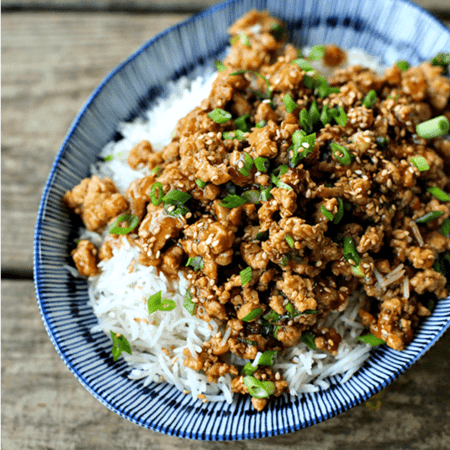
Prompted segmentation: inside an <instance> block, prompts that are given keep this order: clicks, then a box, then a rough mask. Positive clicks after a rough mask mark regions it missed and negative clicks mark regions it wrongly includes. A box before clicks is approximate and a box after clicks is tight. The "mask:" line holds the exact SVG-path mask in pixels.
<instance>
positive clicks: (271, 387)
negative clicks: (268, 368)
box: [243, 376, 275, 398]
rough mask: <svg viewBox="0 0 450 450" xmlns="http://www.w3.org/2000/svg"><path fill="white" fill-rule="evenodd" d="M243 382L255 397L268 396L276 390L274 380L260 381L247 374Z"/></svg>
mask: <svg viewBox="0 0 450 450" xmlns="http://www.w3.org/2000/svg"><path fill="white" fill-rule="evenodd" d="M243 382H244V384H245V386H246V387H247V389H248V392H249V394H250V395H251V396H252V397H254V398H268V397H270V396H271V395H272V394H273V393H274V392H275V383H273V382H272V381H260V380H258V379H256V378H255V377H252V376H245V377H244V378H243Z"/></svg>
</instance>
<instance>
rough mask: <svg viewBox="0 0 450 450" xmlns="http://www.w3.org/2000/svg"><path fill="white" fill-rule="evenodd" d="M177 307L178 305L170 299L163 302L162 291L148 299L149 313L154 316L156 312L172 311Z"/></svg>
mask: <svg viewBox="0 0 450 450" xmlns="http://www.w3.org/2000/svg"><path fill="white" fill-rule="evenodd" d="M176 307H177V304H176V303H175V302H174V301H173V300H170V299H168V298H165V299H163V300H161V291H159V292H157V293H156V294H153V295H151V296H150V297H149V298H148V299H147V308H148V313H149V314H153V313H154V312H156V311H172V310H173V309H175V308H176Z"/></svg>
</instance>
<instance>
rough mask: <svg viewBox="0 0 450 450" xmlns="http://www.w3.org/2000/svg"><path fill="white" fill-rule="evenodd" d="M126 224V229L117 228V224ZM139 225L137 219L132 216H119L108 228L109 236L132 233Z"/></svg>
mask: <svg viewBox="0 0 450 450" xmlns="http://www.w3.org/2000/svg"><path fill="white" fill-rule="evenodd" d="M121 222H128V223H129V224H130V225H129V226H128V227H119V223H121ZM138 223H139V217H138V216H135V215H132V214H123V215H122V216H119V217H118V218H117V219H116V220H115V221H114V222H113V223H112V224H111V226H110V227H109V232H110V234H127V233H129V232H130V231H133V230H134V229H135V228H136V227H137V225H138Z"/></svg>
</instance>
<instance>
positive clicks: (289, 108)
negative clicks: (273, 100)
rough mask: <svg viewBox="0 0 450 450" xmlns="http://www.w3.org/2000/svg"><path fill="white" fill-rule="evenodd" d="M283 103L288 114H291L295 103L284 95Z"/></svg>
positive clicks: (295, 105) (288, 96)
mask: <svg viewBox="0 0 450 450" xmlns="http://www.w3.org/2000/svg"><path fill="white" fill-rule="evenodd" d="M283 103H284V108H285V109H286V111H287V112H288V113H292V112H293V111H294V110H295V108H297V103H295V102H294V100H293V98H292V97H291V96H290V95H289V94H286V95H285V96H284V97H283Z"/></svg>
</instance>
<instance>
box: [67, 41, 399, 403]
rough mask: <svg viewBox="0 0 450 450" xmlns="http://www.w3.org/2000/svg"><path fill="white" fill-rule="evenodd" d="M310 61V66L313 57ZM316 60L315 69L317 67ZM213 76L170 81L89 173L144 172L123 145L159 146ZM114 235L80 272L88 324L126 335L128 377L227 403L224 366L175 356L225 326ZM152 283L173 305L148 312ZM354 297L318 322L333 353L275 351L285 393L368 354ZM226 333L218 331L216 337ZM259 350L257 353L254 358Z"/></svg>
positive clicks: (119, 182) (351, 58)
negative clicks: (90, 314)
mask: <svg viewBox="0 0 450 450" xmlns="http://www.w3.org/2000/svg"><path fill="white" fill-rule="evenodd" d="M306 53H307V51H306ZM347 60H348V62H349V63H352V64H361V65H365V66H369V67H371V68H373V69H375V70H377V71H380V69H381V67H380V65H379V63H378V62H377V61H375V60H373V59H372V58H370V57H368V56H367V55H366V54H364V53H363V52H361V51H360V50H352V51H349V52H348V57H347ZM314 64H315V65H316V67H317V63H316V62H315V63H314ZM317 68H318V69H319V70H321V71H323V68H322V67H317ZM214 78H215V73H213V72H212V71H211V72H207V71H206V73H205V77H204V78H199V79H196V80H194V81H188V80H187V79H185V78H183V79H181V80H179V81H177V82H176V83H172V84H171V86H170V92H171V94H170V95H169V96H168V97H167V98H165V99H162V100H159V101H158V102H157V104H156V105H155V106H154V107H153V108H151V109H150V110H149V111H148V112H147V113H146V114H145V117H144V118H139V119H136V120H134V121H133V122H131V123H122V124H121V125H120V127H119V131H120V133H121V134H122V135H123V136H124V138H123V139H122V140H120V141H118V142H111V143H109V144H108V145H107V146H106V147H105V148H104V149H103V151H102V152H101V155H100V156H102V157H106V156H108V155H112V160H110V161H107V162H102V163H97V164H96V165H95V166H94V167H92V174H96V175H98V176H100V177H105V176H108V177H110V178H111V179H112V180H113V182H114V183H115V185H116V186H117V188H118V190H119V191H120V192H121V193H125V191H126V189H127V187H128V185H129V184H130V182H131V181H132V180H134V179H136V178H139V177H143V176H145V175H146V174H147V172H146V170H144V169H143V170H137V171H136V170H132V169H131V168H130V167H129V166H128V164H127V157H128V153H129V150H130V149H131V148H132V147H133V146H135V145H136V144H137V143H138V142H139V141H140V140H142V139H147V140H149V141H150V142H151V144H152V146H153V148H154V149H155V150H157V151H159V150H161V149H162V148H163V146H164V145H166V144H168V143H169V142H170V141H171V133H172V131H173V130H174V128H175V125H176V123H177V121H178V120H179V119H180V118H182V117H184V116H185V115H186V114H187V113H188V112H189V111H191V110H192V109H193V108H194V107H196V106H197V105H198V104H199V103H200V101H201V100H202V99H203V98H205V97H207V96H208V94H209V91H210V88H211V84H212V81H213V80H214ZM106 233H107V232H106ZM105 237H106V234H105V235H103V236H101V235H99V234H97V233H92V232H88V231H86V230H84V231H83V233H82V238H87V239H89V240H91V241H92V242H94V244H95V245H97V246H99V245H101V243H102V242H103V240H104V238H105ZM122 242H123V245H122V246H121V248H119V249H114V250H113V257H112V258H111V259H110V260H109V261H102V262H101V263H100V265H99V266H100V268H101V270H102V272H101V274H100V275H99V276H96V277H92V278H90V279H89V280H88V282H89V295H90V302H91V304H92V307H93V310H94V313H95V315H96V316H97V317H98V320H99V323H98V325H96V326H95V327H94V328H93V329H92V332H93V333H94V332H99V331H103V332H104V333H106V334H107V335H108V336H109V335H110V331H111V330H112V331H114V332H116V333H122V334H123V335H124V336H126V337H127V339H128V341H129V342H130V344H131V347H132V353H133V354H132V355H129V354H127V353H122V356H123V357H124V358H125V360H126V361H127V363H128V364H129V365H130V374H129V377H130V378H131V379H135V380H138V379H141V380H143V383H144V385H148V384H149V383H151V382H162V381H166V382H168V383H170V384H173V385H174V386H176V387H177V389H179V390H180V391H183V392H184V393H186V394H190V395H192V397H193V398H198V396H199V395H201V394H203V395H204V396H205V397H203V395H201V398H202V399H204V400H203V401H226V402H228V403H231V402H232V401H233V394H232V392H231V390H230V386H231V380H232V377H231V376H230V375H229V374H227V375H225V376H223V377H221V378H219V380H218V382H217V383H208V382H207V377H206V375H204V374H202V373H200V372H197V371H194V370H191V369H188V368H187V367H185V366H184V364H183V360H184V354H183V351H184V349H185V348H187V349H189V352H190V353H191V354H192V355H193V356H196V354H197V353H198V352H200V351H201V347H202V344H203V342H205V341H209V340H210V339H211V338H212V337H213V336H214V335H216V334H217V333H218V332H219V331H221V332H222V333H224V331H225V330H221V329H219V326H218V324H217V323H215V322H214V321H211V322H210V323H209V324H208V323H206V322H205V321H203V320H201V319H198V318H197V317H195V316H191V315H190V314H189V313H188V312H187V310H186V309H185V308H184V307H183V301H184V296H185V293H186V290H187V288H188V281H187V280H186V278H185V277H184V276H183V274H182V273H180V274H179V277H178V280H177V281H174V282H169V281H168V280H167V278H166V277H165V276H164V274H162V273H160V274H159V275H158V273H157V270H156V269H155V268H154V267H147V266H143V265H141V264H139V263H138V262H137V260H138V256H139V249H138V248H137V247H136V246H131V245H130V244H129V243H128V241H127V240H126V239H122ZM68 269H69V268H68ZM397 269H399V268H397ZM400 269H401V268H400ZM71 271H73V269H72V270H71ZM400 273H401V274H402V275H403V271H402V272H399V273H398V274H397V275H400ZM375 275H376V276H377V278H378V284H379V285H380V286H379V287H380V288H385V287H386V286H387V284H389V283H390V282H392V281H391V280H392V279H384V277H382V276H381V274H379V273H377V272H375ZM394 275H395V274H394ZM394 278H395V277H394ZM158 291H161V293H162V298H163V299H164V298H170V299H172V300H173V301H175V303H176V305H177V306H176V308H175V309H174V310H172V311H170V312H160V311H157V312H155V313H154V314H152V315H151V316H149V314H148V310H147V304H146V300H147V299H148V298H149V297H150V296H151V295H153V294H155V293H156V292H158ZM359 298H360V297H359V293H354V294H353V296H352V297H351V298H350V299H349V302H348V307H347V308H346V309H345V311H344V312H343V313H342V312H336V313H334V312H333V313H331V314H330V316H329V317H328V318H327V319H326V321H325V323H324V325H325V326H327V327H331V326H332V327H334V328H335V329H336V331H337V332H338V333H339V334H340V335H341V336H342V339H343V340H342V342H341V344H340V346H339V351H338V354H337V356H332V355H330V354H328V353H327V352H322V351H314V350H311V349H310V348H309V347H307V346H306V345H304V344H303V343H300V344H299V345H298V346H296V347H291V348H289V349H287V350H286V351H285V353H283V354H281V355H279V356H278V357H277V360H276V364H275V365H274V366H273V370H274V372H277V371H279V372H280V373H281V374H282V376H283V378H284V379H285V380H286V381H287V383H288V392H289V393H290V394H291V395H301V394H302V393H306V392H315V391H318V390H320V389H327V388H328V387H329V383H328V382H327V381H326V380H325V378H326V377H329V376H332V375H338V374H342V375H343V378H342V380H341V383H344V382H345V381H347V380H348V379H349V378H350V377H351V376H352V375H353V374H354V373H355V372H356V371H357V370H358V369H359V368H360V367H361V365H362V364H363V363H364V361H365V360H366V359H367V358H368V357H369V353H370V346H369V345H367V344H362V343H360V342H359V341H358V340H357V337H358V336H359V335H360V334H361V332H362V331H363V329H364V327H363V325H362V324H361V323H359V322H357V316H358V307H359ZM228 335H229V332H228ZM226 338H227V334H226V333H225V335H224V336H223V339H224V340H225V339H226ZM260 355H261V354H260V353H259V354H258V355H257V358H256V359H255V361H254V363H253V364H254V365H256V364H257V361H258V359H259V356H260ZM230 362H233V363H234V364H237V365H244V364H245V363H246V362H247V361H245V360H242V359H240V358H237V357H236V356H235V355H232V356H231V357H230Z"/></svg>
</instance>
